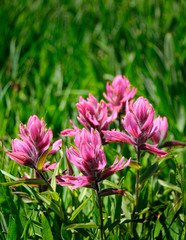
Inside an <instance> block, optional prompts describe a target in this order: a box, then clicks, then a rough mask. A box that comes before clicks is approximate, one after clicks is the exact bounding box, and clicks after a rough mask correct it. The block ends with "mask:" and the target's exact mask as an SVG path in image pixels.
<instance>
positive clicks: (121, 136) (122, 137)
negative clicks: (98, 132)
mask: <svg viewBox="0 0 186 240" xmlns="http://www.w3.org/2000/svg"><path fill="white" fill-rule="evenodd" d="M102 133H103V134H104V135H105V137H106V142H126V143H129V144H133V145H135V144H136V143H135V141H134V140H133V139H132V138H131V137H129V136H128V135H127V134H126V133H123V132H117V131H115V130H112V131H102Z"/></svg>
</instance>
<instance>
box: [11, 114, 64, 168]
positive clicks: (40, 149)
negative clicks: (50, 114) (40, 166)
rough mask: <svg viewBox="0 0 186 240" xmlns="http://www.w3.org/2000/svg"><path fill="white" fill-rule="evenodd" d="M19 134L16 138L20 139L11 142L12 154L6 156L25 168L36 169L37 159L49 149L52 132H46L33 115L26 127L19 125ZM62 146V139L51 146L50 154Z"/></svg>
mask: <svg viewBox="0 0 186 240" xmlns="http://www.w3.org/2000/svg"><path fill="white" fill-rule="evenodd" d="M20 133H21V134H19V135H18V136H19V137H20V138H21V139H22V140H20V139H17V138H16V139H14V140H12V152H7V154H8V156H9V157H10V158H11V159H13V160H15V161H16V162H18V163H20V164H22V165H25V166H27V167H31V168H36V166H37V162H38V161H39V158H40V157H41V156H42V154H43V153H45V152H46V151H47V150H48V149H49V147H50V141H51V139H52V137H53V134H52V130H51V129H50V128H49V130H48V131H47V128H46V123H45V121H44V120H43V119H41V121H40V120H39V118H38V117H37V116H36V115H34V116H31V117H30V118H29V120H28V123H27V125H23V124H20ZM61 145H62V139H60V140H58V141H56V142H55V143H54V144H53V145H52V150H51V151H50V152H49V153H48V155H49V154H52V153H54V152H56V151H58V150H59V148H60V147H61Z"/></svg>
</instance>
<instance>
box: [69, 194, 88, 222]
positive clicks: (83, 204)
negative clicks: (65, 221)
mask: <svg viewBox="0 0 186 240" xmlns="http://www.w3.org/2000/svg"><path fill="white" fill-rule="evenodd" d="M91 197H92V196H90V197H88V198H87V199H86V200H85V201H84V202H83V203H82V204H81V205H80V206H79V207H78V208H77V209H76V210H75V211H74V212H73V213H72V216H71V218H70V221H73V220H74V219H75V218H76V216H77V215H78V214H79V213H80V211H81V210H82V209H83V207H84V206H85V205H86V204H87V202H88V201H89V200H90V199H91Z"/></svg>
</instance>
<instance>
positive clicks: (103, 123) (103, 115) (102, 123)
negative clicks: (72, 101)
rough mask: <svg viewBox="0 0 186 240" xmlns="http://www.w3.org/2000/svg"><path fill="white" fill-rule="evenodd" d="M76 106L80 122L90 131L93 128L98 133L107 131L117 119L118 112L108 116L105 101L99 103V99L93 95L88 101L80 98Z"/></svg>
mask: <svg viewBox="0 0 186 240" xmlns="http://www.w3.org/2000/svg"><path fill="white" fill-rule="evenodd" d="M76 106H77V109H78V112H79V117H78V120H79V122H80V123H81V124H83V125H84V126H85V127H87V129H89V130H90V129H91V128H94V129H97V130H98V131H101V130H107V129H108V126H109V124H110V123H111V122H112V121H113V120H115V119H116V118H117V112H116V111H114V112H113V113H112V115H111V116H108V111H107V104H106V103H105V102H104V101H103V100H102V101H101V103H98V101H97V99H96V98H95V97H94V96H92V95H91V94H89V97H88V98H87V101H86V100H85V99H84V98H82V97H80V99H79V103H77V104H76Z"/></svg>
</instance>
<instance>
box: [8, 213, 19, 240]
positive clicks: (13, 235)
mask: <svg viewBox="0 0 186 240" xmlns="http://www.w3.org/2000/svg"><path fill="white" fill-rule="evenodd" d="M7 239H8V240H17V226H16V221H15V219H14V218H13V217H12V216H11V217H10V221H9V226H8V237H7Z"/></svg>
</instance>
